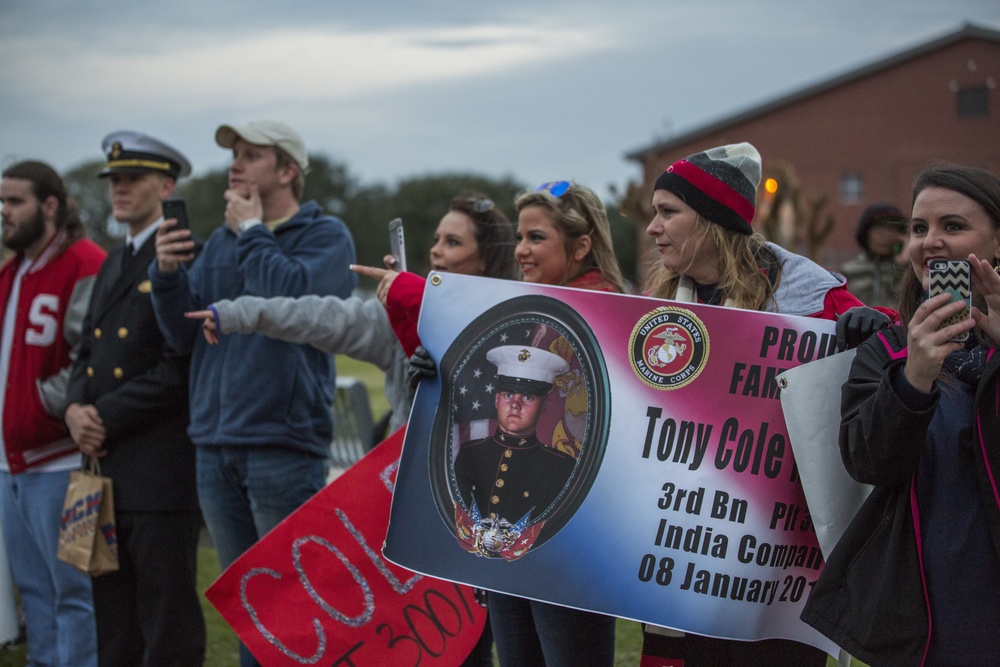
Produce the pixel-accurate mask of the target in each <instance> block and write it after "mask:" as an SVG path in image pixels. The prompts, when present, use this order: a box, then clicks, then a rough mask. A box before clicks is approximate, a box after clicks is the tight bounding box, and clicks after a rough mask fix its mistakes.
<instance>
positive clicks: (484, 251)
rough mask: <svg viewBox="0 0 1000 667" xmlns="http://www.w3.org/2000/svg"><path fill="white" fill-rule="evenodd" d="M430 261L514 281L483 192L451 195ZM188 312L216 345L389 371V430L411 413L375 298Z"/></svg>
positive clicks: (501, 227)
mask: <svg viewBox="0 0 1000 667" xmlns="http://www.w3.org/2000/svg"><path fill="white" fill-rule="evenodd" d="M387 258H388V256H387ZM430 261H431V267H432V268H433V269H434V270H435V271H444V272H451V273H458V274H464V275H474V276H484V277H487V278H504V279H514V278H516V277H517V264H516V262H515V261H514V228H513V226H512V225H511V224H510V221H509V220H508V219H507V217H506V216H505V215H504V214H503V213H502V212H501V211H500V210H499V209H498V208H497V207H496V205H495V204H494V203H493V202H492V201H491V200H490V199H488V198H487V197H486V196H485V195H482V194H477V193H466V194H460V195H458V196H456V197H455V198H454V199H452V200H451V203H450V204H449V207H448V212H447V213H445V215H444V217H442V218H441V221H440V222H439V223H438V226H437V230H436V231H435V232H434V245H433V246H432V247H431V250H430ZM410 275H412V274H410ZM187 316H188V317H189V318H192V319H195V320H201V322H202V327H203V330H204V333H205V338H206V341H207V342H208V343H209V344H210V345H214V344H217V343H218V340H219V336H224V335H228V334H233V333H243V334H248V333H260V334H263V335H265V336H269V337H271V338H275V339H278V340H284V341H288V342H292V343H302V344H308V345H312V346H314V347H316V348H318V349H320V350H323V351H325V352H330V353H334V354H346V355H348V356H350V357H353V358H355V359H360V360H361V361H366V362H369V363H372V364H374V365H376V366H378V367H379V368H380V369H381V370H382V371H383V372H384V373H385V374H386V378H385V395H386V398H388V399H389V405H390V407H391V408H392V418H391V420H390V423H389V427H390V429H392V430H395V429H397V428H399V427H400V426H402V425H403V424H404V423H406V420H407V419H408V418H409V415H410V406H411V404H412V402H413V391H414V387H413V386H411V382H410V380H409V375H410V373H411V370H410V363H409V361H408V355H407V353H406V352H405V351H404V349H403V347H402V345H401V344H400V342H399V341H398V340H397V339H396V336H395V334H394V333H393V330H392V326H391V325H390V324H389V318H388V315H387V314H386V311H385V308H383V307H382V304H381V303H379V302H378V301H377V300H375V299H369V300H363V299H360V298H358V297H351V298H349V299H341V298H338V297H334V296H325V297H319V296H303V297H299V298H290V297H276V298H271V299H264V298H261V297H254V296H241V297H239V298H237V299H233V300H229V299H224V300H222V301H217V302H215V303H213V304H211V305H209V307H208V308H207V309H205V310H198V311H193V312H190V313H187ZM411 353H412V350H411ZM492 646H493V639H492V634H491V633H490V632H489V625H487V627H486V630H485V631H484V632H483V634H482V637H481V639H480V641H479V643H478V644H477V646H476V648H475V649H474V650H473V652H472V653H471V654H470V656H469V658H468V659H467V660H466V661H465V662H464V663H463V666H464V667H477V666H486V667H489V665H492V664H493V654H492Z"/></svg>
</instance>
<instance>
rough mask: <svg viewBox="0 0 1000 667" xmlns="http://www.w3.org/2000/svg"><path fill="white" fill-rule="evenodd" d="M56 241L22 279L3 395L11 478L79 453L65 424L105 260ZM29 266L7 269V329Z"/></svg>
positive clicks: (1, 300) (3, 298)
mask: <svg viewBox="0 0 1000 667" xmlns="http://www.w3.org/2000/svg"><path fill="white" fill-rule="evenodd" d="M65 242H66V233H65V231H60V232H59V233H58V234H56V235H55V236H54V237H53V238H52V240H51V241H50V242H49V244H48V245H47V246H46V247H45V249H43V250H42V252H41V253H39V255H38V257H37V258H35V261H34V263H33V264H32V265H31V268H29V269H28V271H27V273H25V274H24V276H22V278H21V289H20V292H19V294H18V295H16V296H17V310H16V311H15V319H14V336H13V339H12V341H11V350H10V358H9V359H8V363H9V366H8V371H7V383H6V385H5V386H4V387H0V391H3V392H4V403H3V406H4V407H3V415H2V425H3V442H4V449H5V451H6V454H7V465H8V466H9V467H10V471H11V473H14V474H17V473H20V472H24V470H26V469H27V468H30V467H31V466H35V465H38V464H40V463H44V462H46V461H50V460H52V459H55V458H58V457H60V456H64V455H66V454H68V453H70V452H73V451H76V445H75V444H74V443H73V442H72V441H71V440H70V439H69V431H68V429H67V428H66V424H65V422H64V421H63V414H64V412H65V402H64V400H63V399H64V395H65V390H66V383H67V382H68V380H69V371H70V368H71V366H72V365H73V358H72V352H73V350H74V348H75V347H76V346H77V345H79V344H80V332H81V328H82V325H83V317H84V315H85V314H86V312H87V306H88V305H89V303H90V292H91V289H92V288H93V285H94V278H95V276H96V274H97V270H98V269H99V268H100V267H101V264H102V263H103V262H104V257H105V255H106V253H105V252H104V251H103V250H102V249H101V248H100V246H98V245H97V244H95V243H93V242H92V241H90V240H88V239H80V240H78V241H75V242H74V243H72V244H71V245H70V246H69V247H66V248H64V244H65ZM23 261H25V260H24V255H23V254H17V255H15V256H14V257H12V258H11V259H10V260H9V261H8V262H7V263H5V264H4V265H3V266H2V267H0V325H2V324H4V323H3V318H4V317H5V316H6V310H7V302H8V300H9V299H10V298H11V291H12V289H13V287H14V278H15V277H16V276H17V272H18V268H19V267H20V266H21V262H23Z"/></svg>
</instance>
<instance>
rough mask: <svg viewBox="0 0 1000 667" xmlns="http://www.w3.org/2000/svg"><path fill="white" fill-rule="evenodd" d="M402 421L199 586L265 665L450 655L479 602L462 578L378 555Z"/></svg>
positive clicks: (473, 623) (456, 660)
mask: <svg viewBox="0 0 1000 667" xmlns="http://www.w3.org/2000/svg"><path fill="white" fill-rule="evenodd" d="M403 433H404V429H400V430H399V431H397V432H396V433H394V434H393V435H392V436H390V437H389V438H388V439H387V440H386V441H384V442H383V443H382V444H380V445H379V446H377V447H376V448H375V449H373V450H372V451H371V452H370V453H369V454H368V455H367V456H365V457H364V458H363V459H361V461H359V462H358V463H357V464H355V465H354V466H352V467H351V468H350V469H349V470H347V471H346V472H345V473H344V474H343V475H341V476H340V477H339V478H337V479H336V480H334V481H333V482H332V483H331V484H330V485H329V486H327V487H326V488H325V489H323V490H322V491H320V492H319V493H317V494H316V495H315V496H314V497H313V498H312V499H310V500H309V502H307V503H306V504H305V505H303V506H302V507H300V508H299V509H298V510H297V511H296V512H295V513H293V514H292V515H291V516H289V517H288V518H287V519H285V520H284V521H283V522H282V523H281V524H279V525H278V526H277V527H276V528H275V529H274V530H272V531H271V532H270V533H268V534H267V535H266V536H265V537H264V538H263V539H261V541H260V542H258V543H257V544H256V545H255V546H254V547H253V548H251V549H250V550H248V551H247V552H246V553H245V554H243V555H242V556H241V557H240V558H239V559H237V560H236V561H235V562H234V563H233V564H232V565H231V566H230V567H229V568H228V569H227V570H226V571H225V572H223V573H222V575H221V576H220V577H219V578H218V580H216V581H215V583H213V584H212V586H211V587H210V588H209V589H208V590H207V591H206V592H205V596H206V597H207V598H208V600H209V601H210V602H211V603H212V604H213V605H215V607H216V609H218V610H219V613H220V614H222V616H223V618H225V620H226V622H227V623H229V625H231V626H232V628H233V629H234V630H235V631H236V634H237V635H238V636H239V638H240V640H241V641H243V643H244V644H245V645H246V646H247V647H248V648H249V649H250V651H251V652H252V653H253V654H254V657H256V658H257V660H259V661H260V662H261V664H263V665H268V666H270V665H278V666H284V665H303V664H306V665H313V664H321V665H330V666H333V665H336V666H343V667H348V666H351V665H389V664H391V665H416V664H418V663H419V664H421V665H442V666H444V665H458V664H460V663H461V662H462V660H464V659H465V657H466V656H467V655H468V654H469V652H470V651H471V650H472V648H473V646H474V645H475V643H476V641H478V639H479V636H480V634H481V633H482V629H483V624H484V622H485V619H486V610H485V609H484V608H483V607H481V606H480V605H479V604H477V603H476V601H475V598H474V596H473V591H472V589H471V588H469V587H467V586H463V585H459V584H453V583H450V582H447V581H442V580H440V579H433V578H430V577H425V576H421V575H419V574H414V573H413V572H410V571H408V570H405V569H403V568H401V567H398V566H396V565H392V564H390V563H389V562H388V561H386V560H385V559H384V558H382V554H381V549H382V543H383V541H384V539H385V534H386V529H387V526H388V523H389V505H390V503H391V501H392V489H393V486H394V484H395V478H396V468H397V465H398V461H399V455H400V450H401V449H402V445H403Z"/></svg>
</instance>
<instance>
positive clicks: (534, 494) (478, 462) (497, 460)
mask: <svg viewBox="0 0 1000 667" xmlns="http://www.w3.org/2000/svg"><path fill="white" fill-rule="evenodd" d="M486 359H487V360H488V361H489V362H490V363H493V364H495V365H496V366H497V375H496V382H497V388H496V395H495V404H496V411H497V429H496V431H495V432H494V433H493V435H492V436H489V437H487V438H482V439H479V440H470V441H469V442H466V443H463V444H462V446H461V447H460V448H459V452H458V456H457V457H456V459H455V478H456V482H457V484H458V490H459V492H460V493H461V497H462V501H463V502H464V503H465V505H466V508H467V509H468V511H469V513H470V514H471V515H472V516H474V517H479V520H480V522H488V523H491V524H494V525H496V524H497V523H499V522H503V523H504V525H510V526H513V525H516V524H518V523H519V522H520V523H522V525H523V524H524V519H525V518H527V521H528V522H534V521H535V520H536V519H537V518H538V517H539V516H541V515H542V513H544V512H545V510H546V509H547V508H548V507H549V506H550V505H552V504H553V502H555V501H556V499H557V498H558V496H559V494H560V493H561V492H562V490H563V487H564V486H565V484H566V481H567V480H568V479H569V477H570V475H571V474H572V473H573V468H574V466H575V465H576V459H574V458H573V457H572V456H569V455H567V454H564V453H563V452H560V451H558V450H556V449H553V448H551V447H548V446H547V445H545V444H544V443H542V442H541V441H539V439H538V437H537V435H536V434H535V426H536V424H537V422H538V418H539V417H540V416H541V414H542V412H543V411H544V410H545V406H546V403H547V402H548V396H549V393H550V392H551V391H552V385H553V382H554V380H555V378H556V377H557V376H558V375H560V374H562V373H566V372H567V371H569V365H568V364H567V363H566V361H565V360H564V359H563V358H562V357H560V356H559V355H556V354H553V353H551V352H548V351H546V350H542V349H539V348H536V347H527V346H522V345H503V346H500V347H496V348H493V349H492V350H490V351H489V352H487V354H486ZM473 503H475V508H473ZM474 520H475V519H474Z"/></svg>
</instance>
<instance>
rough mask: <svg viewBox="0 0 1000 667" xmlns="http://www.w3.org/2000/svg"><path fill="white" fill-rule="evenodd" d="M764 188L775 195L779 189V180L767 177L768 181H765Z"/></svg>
mask: <svg viewBox="0 0 1000 667" xmlns="http://www.w3.org/2000/svg"><path fill="white" fill-rule="evenodd" d="M764 190H765V191H766V192H767V193H768V194H771V195H773V194H774V193H775V192H777V191H778V181H776V180H774V179H773V178H769V179H767V180H766V181H764Z"/></svg>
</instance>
